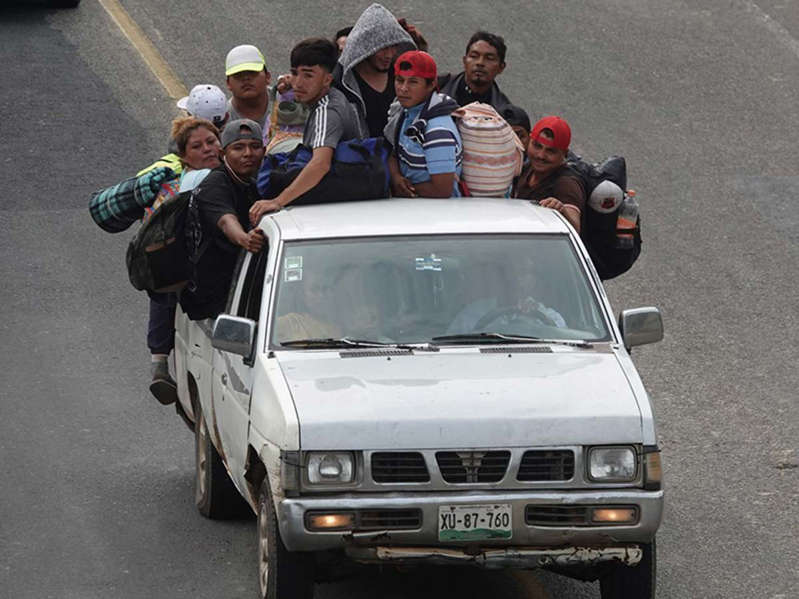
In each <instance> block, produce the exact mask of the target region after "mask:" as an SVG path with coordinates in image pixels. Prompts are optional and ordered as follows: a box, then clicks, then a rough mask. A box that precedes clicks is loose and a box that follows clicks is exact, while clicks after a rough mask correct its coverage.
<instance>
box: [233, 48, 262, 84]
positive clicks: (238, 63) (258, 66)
mask: <svg viewBox="0 0 799 599" xmlns="http://www.w3.org/2000/svg"><path fill="white" fill-rule="evenodd" d="M265 67H266V60H265V59H264V55H263V54H261V51H260V50H259V49H258V48H256V47H255V46H250V45H248V44H245V45H243V46H236V47H235V48H233V49H232V50H231V51H230V52H228V53H227V58H226V59H225V75H226V76H230V75H235V74H236V73H241V72H242V71H262V70H264V68H265Z"/></svg>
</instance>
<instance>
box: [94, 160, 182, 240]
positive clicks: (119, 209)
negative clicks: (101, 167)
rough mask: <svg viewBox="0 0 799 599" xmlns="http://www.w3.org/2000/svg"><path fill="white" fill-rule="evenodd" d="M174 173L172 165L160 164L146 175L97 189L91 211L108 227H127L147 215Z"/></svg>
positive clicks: (104, 226) (122, 228)
mask: <svg viewBox="0 0 799 599" xmlns="http://www.w3.org/2000/svg"><path fill="white" fill-rule="evenodd" d="M174 177H175V174H174V172H173V171H172V169H170V168H167V167H165V166H159V167H157V168H154V169H153V170H151V171H147V172H146V173H144V174H143V175H139V176H137V177H132V178H130V179H125V180H124V181H122V182H121V183H117V184H116V185H112V186H111V187H107V188H105V189H102V190H100V191H96V192H94V193H93V194H92V197H91V199H89V213H90V214H91V215H92V219H93V220H94V222H96V223H97V224H98V226H99V227H100V228H101V229H103V230H104V231H108V232H109V233H119V232H120V231H124V230H125V229H127V228H128V227H129V226H131V225H132V224H133V223H135V222H136V221H137V220H139V219H140V218H142V216H144V209H145V208H146V207H148V206H150V205H151V204H152V203H153V201H154V200H155V198H156V196H157V194H158V192H159V190H160V189H161V184H162V183H164V182H165V181H168V180H170V179H174Z"/></svg>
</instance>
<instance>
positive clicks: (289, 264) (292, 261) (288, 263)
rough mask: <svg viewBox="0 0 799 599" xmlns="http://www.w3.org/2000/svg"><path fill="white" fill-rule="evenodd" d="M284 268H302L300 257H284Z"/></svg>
mask: <svg viewBox="0 0 799 599" xmlns="http://www.w3.org/2000/svg"><path fill="white" fill-rule="evenodd" d="M285 268H286V269H290V268H291V269H294V268H302V256H286V260H285Z"/></svg>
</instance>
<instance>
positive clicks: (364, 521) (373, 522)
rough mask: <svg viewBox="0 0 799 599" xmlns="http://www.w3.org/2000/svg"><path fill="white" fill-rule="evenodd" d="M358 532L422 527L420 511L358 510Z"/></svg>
mask: <svg viewBox="0 0 799 599" xmlns="http://www.w3.org/2000/svg"><path fill="white" fill-rule="evenodd" d="M357 518H358V530H385V529H391V530H399V529H409V530H413V529H417V528H421V526H422V510H418V509H410V510H359V511H358V515H357Z"/></svg>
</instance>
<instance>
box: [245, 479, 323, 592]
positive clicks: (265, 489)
mask: <svg viewBox="0 0 799 599" xmlns="http://www.w3.org/2000/svg"><path fill="white" fill-rule="evenodd" d="M313 566H314V562H313V556H312V555H311V554H309V553H300V552H296V551H289V550H288V549H286V546H285V545H284V544H283V540H282V539H281V538H280V529H279V528H278V526H277V515H276V514H275V506H274V504H273V503H272V494H271V492H270V491H269V480H268V477H265V478H264V481H263V483H261V489H260V492H259V493H258V582H259V588H260V590H261V594H260V595H259V596H260V597H262V598H263V599H312V598H313V592H314V572H313V570H314V567H313Z"/></svg>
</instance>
